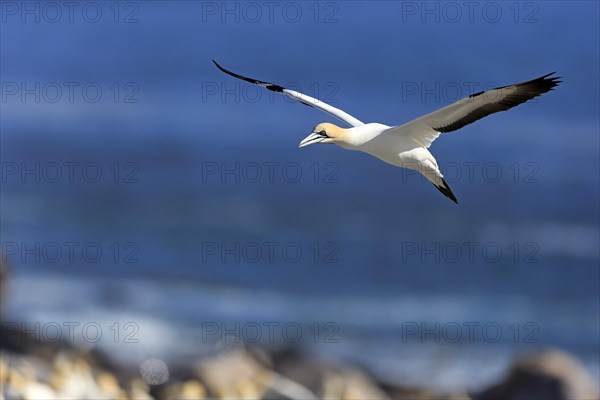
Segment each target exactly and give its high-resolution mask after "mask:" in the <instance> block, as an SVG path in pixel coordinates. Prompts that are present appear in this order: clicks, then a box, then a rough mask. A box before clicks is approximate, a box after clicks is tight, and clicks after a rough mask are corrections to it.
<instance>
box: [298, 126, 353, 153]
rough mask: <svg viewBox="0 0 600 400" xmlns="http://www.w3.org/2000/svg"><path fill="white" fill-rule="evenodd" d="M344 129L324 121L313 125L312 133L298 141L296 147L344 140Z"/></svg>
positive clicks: (337, 142)
mask: <svg viewBox="0 0 600 400" xmlns="http://www.w3.org/2000/svg"><path fill="white" fill-rule="evenodd" d="M346 135H347V134H346V131H345V129H343V128H340V127H339V126H336V125H334V124H330V123H328V122H324V123H322V124H319V125H317V126H315V127H314V129H313V131H312V133H311V134H310V135H308V136H307V137H306V138H304V140H303V141H301V142H300V144H299V145H298V147H304V146H308V145H309V144H315V143H336V144H340V143H342V142H345V141H346Z"/></svg>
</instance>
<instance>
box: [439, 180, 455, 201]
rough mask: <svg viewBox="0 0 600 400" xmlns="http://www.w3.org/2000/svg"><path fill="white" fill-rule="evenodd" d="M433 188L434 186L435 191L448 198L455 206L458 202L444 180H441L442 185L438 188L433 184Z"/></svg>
mask: <svg viewBox="0 0 600 400" xmlns="http://www.w3.org/2000/svg"><path fill="white" fill-rule="evenodd" d="M433 186H435V187H436V188H437V190H439V191H440V192H442V194H443V195H444V196H446V197H447V198H449V199H450V200H452V201H453V202H455V203H456V204H458V200H456V196H455V195H454V193H452V190H450V186H448V184H447V183H446V181H445V180H444V178H442V185H441V186H438V185H436V184H435V183H434V184H433Z"/></svg>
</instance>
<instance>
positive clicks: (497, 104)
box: [386, 72, 562, 147]
mask: <svg viewBox="0 0 600 400" xmlns="http://www.w3.org/2000/svg"><path fill="white" fill-rule="evenodd" d="M554 73H555V72H552V73H550V74H547V75H544V76H541V77H539V78H537V79H533V80H530V81H527V82H522V83H516V84H514V85H509V86H502V87H499V88H496V89H492V90H488V91H486V92H479V93H475V94H472V95H471V96H469V97H467V98H464V99H462V100H459V101H457V102H456V103H454V104H450V105H449V106H447V107H444V108H442V109H440V110H437V111H434V112H432V113H430V114H427V115H424V116H422V117H420V118H417V119H415V120H413V121H410V122H408V123H406V124H404V125H400V126H395V127H392V128H390V129H388V130H387V131H386V132H387V133H390V134H401V135H406V136H408V137H410V138H411V139H413V140H414V141H415V143H417V144H418V145H419V146H421V147H429V146H430V145H431V143H432V142H433V141H434V140H435V139H437V137H438V136H439V135H440V133H445V132H452V131H455V130H457V129H460V128H462V127H463V126H465V125H468V124H471V123H473V122H475V121H477V120H479V119H481V118H484V117H486V116H488V115H490V114H493V113H496V112H498V111H506V110H508V109H511V108H513V107H515V106H518V105H519V104H522V103H525V102H526V101H528V100H531V99H533V98H534V97H537V96H539V95H541V94H543V93H546V92H548V91H550V90H552V89H553V88H554V87H555V86H557V85H558V84H559V83H561V82H562V81H560V80H559V79H560V77H551V78H549V76H550V75H552V74H554Z"/></svg>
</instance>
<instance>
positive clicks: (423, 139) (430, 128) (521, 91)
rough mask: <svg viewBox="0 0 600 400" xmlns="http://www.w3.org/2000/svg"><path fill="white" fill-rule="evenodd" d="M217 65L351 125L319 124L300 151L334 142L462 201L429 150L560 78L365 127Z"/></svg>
mask: <svg viewBox="0 0 600 400" xmlns="http://www.w3.org/2000/svg"><path fill="white" fill-rule="evenodd" d="M213 63H215V65H216V66H217V68H219V69H220V70H221V71H223V72H225V73H226V74H229V75H231V76H233V77H235V78H238V79H241V80H244V81H246V82H249V83H252V84H255V85H258V86H262V87H264V88H266V89H268V90H271V91H274V92H277V93H282V94H284V95H286V96H288V97H290V98H292V99H294V100H297V101H299V102H300V103H302V104H305V105H307V106H310V107H314V108H317V109H319V110H321V111H324V112H326V113H327V114H330V115H331V116H333V117H336V118H338V119H339V120H341V121H343V122H344V123H346V124H348V125H350V128H342V127H339V126H337V125H334V124H332V123H328V122H324V123H320V124H318V125H317V126H315V127H314V128H313V130H312V132H311V134H310V135H308V136H307V137H306V138H304V140H302V141H301V142H300V144H299V146H298V147H304V146H308V145H311V144H315V143H334V144H337V145H338V146H340V147H342V148H344V149H347V150H357V151H362V152H365V153H368V154H371V155H372V156H375V157H377V158H379V159H380V160H382V161H385V162H386V163H388V164H392V165H395V166H397V167H402V168H408V169H413V170H416V171H418V172H420V173H421V174H423V175H424V176H425V177H426V178H427V179H428V180H429V181H430V182H431V183H433V185H434V186H435V187H436V188H437V189H438V190H439V191H440V192H442V193H443V194H444V195H445V196H446V197H448V198H449V199H451V200H452V201H454V202H455V203H457V204H458V200H457V199H456V196H454V193H452V190H450V187H449V186H448V184H447V183H446V181H445V180H444V176H443V175H442V173H441V172H440V168H439V167H438V164H437V161H436V160H435V158H434V157H433V155H432V154H431V153H430V152H429V150H427V149H428V148H429V146H431V143H433V141H434V140H435V139H437V137H438V136H439V135H440V134H441V133H446V132H452V131H455V130H458V129H460V128H462V127H463V126H465V125H468V124H471V123H473V122H475V121H477V120H479V119H481V118H483V117H486V116H488V115H490V114H493V113H496V112H498V111H506V110H508V109H510V108H513V107H515V106H518V105H519V104H522V103H525V102H526V101H528V100H531V99H533V98H534V97H537V96H539V95H541V94H543V93H546V92H548V91H550V90H552V89H553V88H554V87H555V86H557V85H558V84H559V83H561V82H562V81H560V80H559V79H560V77H550V75H553V74H555V73H556V72H551V73H549V74H546V75H544V76H541V77H539V78H536V79H532V80H530V81H527V82H521V83H515V84H513V85H508V86H501V87H498V88H495V89H491V90H488V91H483V92H479V93H474V94H472V95H470V96H469V97H466V98H464V99H462V100H459V101H457V102H455V103H453V104H450V105H449V106H446V107H444V108H441V109H439V110H437V111H434V112H432V113H429V114H427V115H424V116H422V117H420V118H417V119H415V120H412V121H410V122H407V123H405V124H403V125H397V126H388V125H384V124H380V123H377V122H373V123H366V124H365V123H364V122H362V121H360V120H358V119H356V118H354V117H353V116H352V115H350V114H348V113H346V112H344V111H342V110H340V109H338V108H335V107H333V106H331V105H329V104H327V103H325V102H322V101H320V100H318V99H315V98H313V97H310V96H307V95H305V94H302V93H299V92H296V91H294V90H290V89H286V88H284V87H282V86H279V85H276V84H274V83H269V82H264V81H260V80H258V79H252V78H248V77H245V76H242V75H239V74H236V73H234V72H231V71H229V70H227V69H225V68H223V67H222V66H220V65H219V64H218V63H217V62H216V61H215V60H213Z"/></svg>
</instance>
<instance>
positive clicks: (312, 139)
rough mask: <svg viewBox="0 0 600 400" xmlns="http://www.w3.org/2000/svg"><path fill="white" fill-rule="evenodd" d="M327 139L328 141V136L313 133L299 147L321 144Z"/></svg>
mask: <svg viewBox="0 0 600 400" xmlns="http://www.w3.org/2000/svg"><path fill="white" fill-rule="evenodd" d="M325 139H327V136H323V135H320V134H318V133H317V132H313V133H311V134H310V135H308V136H307V137H305V138H304V140H303V141H301V142H300V144H299V145H298V147H304V146H308V145H309V144H315V143H321V142H322V141H323V140H325Z"/></svg>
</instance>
